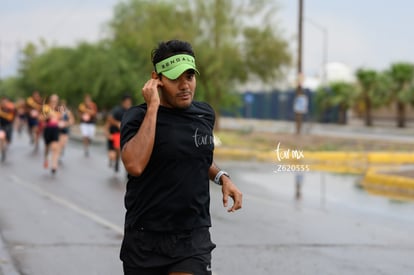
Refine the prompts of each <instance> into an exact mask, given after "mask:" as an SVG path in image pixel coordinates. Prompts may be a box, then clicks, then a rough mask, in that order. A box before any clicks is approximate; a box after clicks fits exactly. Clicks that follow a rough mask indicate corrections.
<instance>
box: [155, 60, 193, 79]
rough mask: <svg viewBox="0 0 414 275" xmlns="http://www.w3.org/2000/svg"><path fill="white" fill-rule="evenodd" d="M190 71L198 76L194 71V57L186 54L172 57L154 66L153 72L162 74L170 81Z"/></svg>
mask: <svg viewBox="0 0 414 275" xmlns="http://www.w3.org/2000/svg"><path fill="white" fill-rule="evenodd" d="M190 69H191V70H194V71H195V72H196V73H198V74H200V73H199V72H198V71H197V69H196V64H195V59H194V57H193V56H191V55H188V54H177V55H173V56H171V57H169V58H166V59H164V60H162V61H160V62H158V63H157V64H155V70H156V72H157V73H158V74H163V75H165V76H166V77H167V78H169V79H172V80H174V79H177V78H178V77H179V76H180V75H181V74H182V73H184V72H185V71H187V70H190Z"/></svg>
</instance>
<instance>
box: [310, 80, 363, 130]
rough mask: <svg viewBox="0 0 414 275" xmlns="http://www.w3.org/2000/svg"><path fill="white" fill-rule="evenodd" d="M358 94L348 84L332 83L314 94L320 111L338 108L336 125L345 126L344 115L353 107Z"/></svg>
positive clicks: (352, 86) (353, 87)
mask: <svg viewBox="0 0 414 275" xmlns="http://www.w3.org/2000/svg"><path fill="white" fill-rule="evenodd" d="M357 96H358V93H357V90H356V88H355V86H354V85H352V84H351V83H348V82H341V81H340V82H332V83H330V84H329V87H320V88H319V89H318V90H317V92H316V100H315V101H316V103H317V105H318V109H319V110H320V111H324V110H326V109H328V108H334V107H337V108H338V113H339V116H338V123H339V124H346V122H347V120H346V113H347V111H348V109H349V108H351V107H352V106H354V104H355V102H356V99H357Z"/></svg>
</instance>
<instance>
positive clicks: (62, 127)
mask: <svg viewBox="0 0 414 275" xmlns="http://www.w3.org/2000/svg"><path fill="white" fill-rule="evenodd" d="M131 105H132V99H131V97H130V96H129V95H125V96H124V97H123V98H122V103H121V105H120V106H117V107H115V108H114V109H113V110H112V111H111V112H110V113H109V114H108V116H107V119H106V123H105V131H104V132H105V135H106V137H107V149H108V157H109V164H110V167H113V168H114V169H115V171H116V172H118V171H119V162H120V161H119V160H120V124H121V120H122V116H123V114H124V112H125V111H126V110H127V109H128V108H130V107H131ZM97 114H98V108H97V105H96V103H95V102H93V100H92V98H91V96H90V95H86V96H85V97H84V100H83V101H82V102H81V103H80V104H79V105H78V108H77V115H78V116H79V121H80V124H79V128H80V132H81V136H82V140H83V148H84V155H85V157H89V154H90V150H89V147H90V144H91V141H92V138H93V137H94V136H95V131H96V123H97ZM74 123H75V116H74V113H73V112H72V111H71V110H70V109H69V108H68V107H67V105H66V101H65V100H62V99H59V96H58V95H57V94H52V95H50V96H48V97H47V98H42V96H41V95H40V93H39V92H38V91H35V92H33V93H32V95H31V96H29V97H28V98H27V99H19V100H17V101H16V102H12V101H11V100H9V99H8V98H6V97H1V98H0V150H1V161H2V162H4V161H5V159H6V152H7V147H8V146H9V144H10V143H11V141H12V133H13V129H16V130H17V132H18V133H19V134H21V133H22V132H23V129H24V126H25V125H27V130H28V134H29V138H30V143H31V144H32V145H33V147H34V152H37V151H38V149H39V140H40V139H41V138H43V141H44V160H43V167H44V168H45V169H48V168H50V169H51V173H52V174H55V173H56V171H57V169H58V167H59V164H60V163H61V162H62V159H63V156H64V151H65V147H66V144H67V142H68V139H69V131H70V127H71V125H73V124H74Z"/></svg>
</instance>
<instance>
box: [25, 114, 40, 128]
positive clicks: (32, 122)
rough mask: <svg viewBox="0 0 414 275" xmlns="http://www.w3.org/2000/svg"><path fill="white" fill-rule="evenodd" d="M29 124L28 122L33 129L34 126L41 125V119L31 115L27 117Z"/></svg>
mask: <svg viewBox="0 0 414 275" xmlns="http://www.w3.org/2000/svg"><path fill="white" fill-rule="evenodd" d="M27 124H28V126H29V128H30V129H32V128H33V127H35V126H38V125H39V120H38V119H37V118H33V117H29V118H28V119H27Z"/></svg>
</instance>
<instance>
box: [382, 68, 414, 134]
mask: <svg viewBox="0 0 414 275" xmlns="http://www.w3.org/2000/svg"><path fill="white" fill-rule="evenodd" d="M388 74H389V76H390V80H391V93H392V99H393V101H395V102H396V108H397V127H399V128H404V127H405V122H406V119H405V109H406V103H407V102H412V99H413V94H412V88H413V80H414V66H413V64H411V63H394V64H392V65H391V68H390V70H389V71H388Z"/></svg>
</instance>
